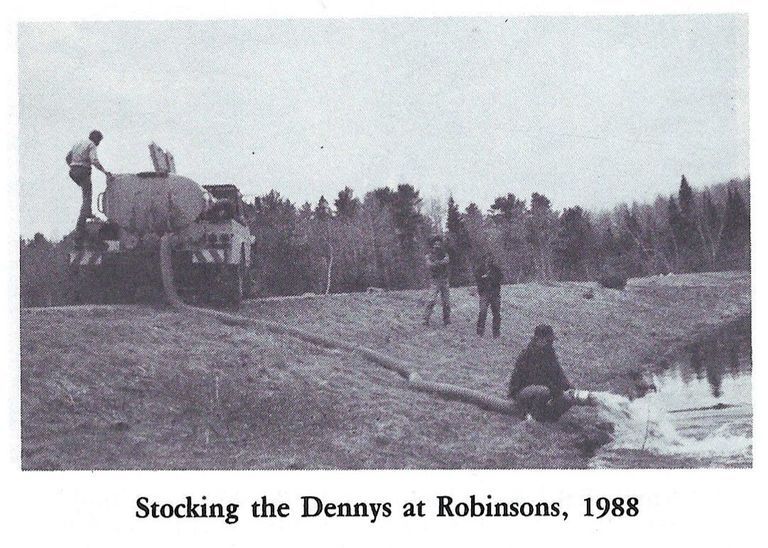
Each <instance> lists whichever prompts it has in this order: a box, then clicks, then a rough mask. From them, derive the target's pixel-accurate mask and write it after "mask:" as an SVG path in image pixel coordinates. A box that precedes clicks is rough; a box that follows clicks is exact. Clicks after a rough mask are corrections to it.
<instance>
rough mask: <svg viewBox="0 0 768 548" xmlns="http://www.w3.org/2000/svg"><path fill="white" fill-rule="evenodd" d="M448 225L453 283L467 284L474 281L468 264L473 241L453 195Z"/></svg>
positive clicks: (449, 200) (449, 202)
mask: <svg viewBox="0 0 768 548" xmlns="http://www.w3.org/2000/svg"><path fill="white" fill-rule="evenodd" d="M446 227H447V230H448V252H449V255H450V257H451V270H450V275H451V283H452V284H453V285H454V286H456V285H464V284H467V283H469V282H471V281H472V272H471V269H470V268H468V266H467V263H468V257H469V254H470V248H471V242H470V240H469V233H468V232H467V228H466V227H465V226H464V219H463V218H462V216H461V212H460V211H459V206H458V205H457V204H456V202H455V201H454V199H453V196H450V197H449V198H448V218H447V221H446Z"/></svg>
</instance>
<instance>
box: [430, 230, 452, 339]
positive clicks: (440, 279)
mask: <svg viewBox="0 0 768 548" xmlns="http://www.w3.org/2000/svg"><path fill="white" fill-rule="evenodd" d="M430 244H431V245H432V249H431V250H430V252H429V253H427V256H426V262H427V268H429V276H430V278H432V284H431V286H430V294H429V301H428V302H427V308H426V310H424V325H429V318H430V316H432V309H433V308H435V305H436V304H437V299H438V297H439V298H440V301H441V303H442V305H443V324H445V325H448V324H450V323H451V297H450V289H449V287H448V267H449V262H450V259H449V257H448V252H447V251H446V250H445V248H444V247H443V240H442V238H440V236H435V237H433V238H432V239H431V240H430Z"/></svg>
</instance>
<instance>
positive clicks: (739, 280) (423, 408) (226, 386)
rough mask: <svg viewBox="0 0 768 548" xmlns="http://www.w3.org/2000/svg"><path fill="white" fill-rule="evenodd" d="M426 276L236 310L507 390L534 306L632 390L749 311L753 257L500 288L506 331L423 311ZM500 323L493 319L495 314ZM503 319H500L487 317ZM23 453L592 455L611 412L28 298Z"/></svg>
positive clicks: (38, 463)
mask: <svg viewBox="0 0 768 548" xmlns="http://www.w3.org/2000/svg"><path fill="white" fill-rule="evenodd" d="M425 297H426V294H425V292H423V291H402V292H387V293H376V294H354V295H332V296H325V297H314V298H303V299H285V300H279V299H278V300H263V301H251V302H248V303H246V304H245V305H244V306H243V308H242V309H241V310H240V312H239V314H241V315H247V316H252V317H258V318H268V319H271V320H276V321H281V322H285V323H288V324H291V325H295V326H299V327H302V328H305V329H310V330H312V331H315V332H318V333H322V334H325V335H330V336H334V337H338V338H345V339H348V340H354V341H357V342H359V343H360V344H363V345H365V346H369V347H371V348H375V349H378V350H381V351H384V352H386V353H388V354H391V355H393V356H396V357H399V358H401V359H404V360H408V361H409V362H411V363H413V367H414V368H415V369H416V370H418V371H419V373H420V374H421V376H422V377H423V378H426V379H430V380H438V381H445V382H451V383H454V384H459V385H462V386H467V387H471V388H475V389H478V390H482V391H485V392H487V393H492V394H496V395H504V393H505V388H506V387H505V384H506V381H507V379H508V376H509V373H510V371H511V367H512V364H513V363H514V360H515V357H516V356H517V354H518V353H519V351H520V350H521V349H522V348H523V347H524V345H525V344H526V342H527V340H528V339H529V338H530V335H531V333H532V331H533V328H534V327H535V325H536V324H538V323H550V324H552V325H553V326H554V327H555V330H556V332H557V334H558V337H559V338H558V341H557V343H556V347H557V350H558V353H559V356H560V359H561V362H562V364H563V367H564V369H565V371H566V373H567V374H568V376H569V377H570V379H571V380H572V382H573V383H574V384H575V385H576V386H578V387H580V388H586V389H592V390H611V391H613V392H617V393H622V394H626V395H633V394H634V393H636V392H637V391H638V390H639V389H641V388H638V386H639V385H642V379H643V375H644V374H645V373H647V372H650V371H654V370H658V369H660V368H663V367H665V366H666V365H667V364H668V362H669V361H670V360H672V359H674V356H675V355H676V352H678V351H679V349H680V347H681V346H682V345H684V344H685V343H687V342H689V341H690V340H692V339H693V338H694V337H696V336H698V335H699V334H700V333H702V332H706V331H707V330H712V329H716V328H717V327H718V326H720V325H723V324H724V323H727V322H729V321H732V320H734V319H737V318H740V317H744V316H747V315H749V314H750V279H749V274H748V273H720V274H698V275H679V276H665V277H654V278H644V279H637V280H631V281H630V284H629V285H628V287H627V289H626V290H624V291H616V290H611V289H603V288H599V287H597V286H596V285H594V284H586V283H583V284H579V283H555V284H550V285H539V284H524V285H509V286H505V287H504V288H503V295H502V299H503V305H502V314H503V321H502V337H501V338H500V339H498V340H494V339H492V338H491V337H490V333H486V337H485V338H483V339H480V338H478V337H477V335H475V333H474V322H475V315H476V306H477V304H476V297H475V296H474V295H473V294H472V290H471V289H467V288H461V289H455V290H453V291H452V294H451V297H452V304H453V323H452V325H450V326H448V327H442V326H441V325H439V324H440V323H441V322H440V321H439V317H438V316H439V308H438V309H436V310H435V312H436V315H435V317H434V320H435V321H434V322H433V324H437V325H439V326H435V327H423V326H422V325H421V317H422V308H423V304H424V299H425ZM489 323H490V318H489ZM489 331H490V329H489ZM21 356H22V359H21V368H22V369H21V382H22V417H21V418H22V466H23V468H25V469H243V468H245V469H251V468H256V469H294V468H295V469H302V468H341V469H350V468H582V467H586V466H587V465H588V460H589V457H590V456H591V454H592V452H593V451H594V449H595V447H596V445H597V444H598V443H600V441H601V440H603V441H604V438H605V431H606V430H607V429H609V427H610V425H606V424H603V423H602V422H601V421H600V419H599V418H597V417H596V416H594V414H593V413H591V412H589V410H586V409H574V410H572V411H571V412H569V413H568V414H567V415H566V416H565V417H564V418H563V419H562V420H561V421H560V422H559V423H557V424H554V425H552V424H537V423H530V422H525V421H519V420H516V419H514V418H512V417H510V416H505V415H498V414H494V413H489V412H486V411H482V410H480V409H478V408H475V407H473V406H471V405H467V404H463V403H459V402H450V401H444V400H441V399H437V398H435V397H433V396H430V395H427V394H422V393H417V392H414V391H412V390H410V389H408V388H407V386H406V385H405V383H404V381H403V380H402V379H400V378H399V377H398V376H396V375H394V374H393V373H391V372H389V371H386V370H384V369H382V368H380V367H378V366H376V365H374V364H372V363H370V362H367V361H365V360H364V359H362V358H361V357H360V356H358V355H355V354H350V353H347V352H341V351H334V350H329V349H325V348H320V347H316V346H313V345H310V344H308V343H304V342H301V341H298V340H296V339H293V338H292V337H289V336H278V335H274V334H271V333H268V332H266V331H261V330H258V329H254V328H244V327H237V326H232V325H226V324H223V323H219V322H218V321H214V320H211V319H210V318H208V317H206V316H203V315H198V314H194V313H193V314H187V313H178V312H174V311H172V310H169V309H164V308H160V307H158V308H153V307H138V306H137V307H131V306H125V307H120V306H115V307H91V308H88V307H78V308H71V309H62V308H58V309H36V310H23V311H22V315H21Z"/></svg>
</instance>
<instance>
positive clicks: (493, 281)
mask: <svg viewBox="0 0 768 548" xmlns="http://www.w3.org/2000/svg"><path fill="white" fill-rule="evenodd" d="M503 278H504V275H503V274H502V273H501V269H500V268H499V267H498V265H497V264H496V261H495V260H494V258H493V254H491V253H488V254H486V255H485V257H484V258H483V262H482V263H481V264H480V267H479V268H478V269H477V270H475V281H476V282H477V294H478V296H479V297H480V311H479V313H478V316H477V334H478V335H480V336H481V337H482V336H483V334H484V333H485V319H486V318H487V317H488V307H490V308H491V316H492V317H493V320H492V331H493V337H494V338H498V337H499V335H501V282H502V280H503Z"/></svg>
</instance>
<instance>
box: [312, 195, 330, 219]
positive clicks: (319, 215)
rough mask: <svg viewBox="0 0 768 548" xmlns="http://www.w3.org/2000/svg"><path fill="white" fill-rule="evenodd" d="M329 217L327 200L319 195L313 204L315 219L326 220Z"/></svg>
mask: <svg viewBox="0 0 768 548" xmlns="http://www.w3.org/2000/svg"><path fill="white" fill-rule="evenodd" d="M330 217H331V206H330V205H328V200H326V199H325V196H320V199H319V200H318V201H317V205H316V206H315V219H317V220H318V221H327V220H328V219H330Z"/></svg>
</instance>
